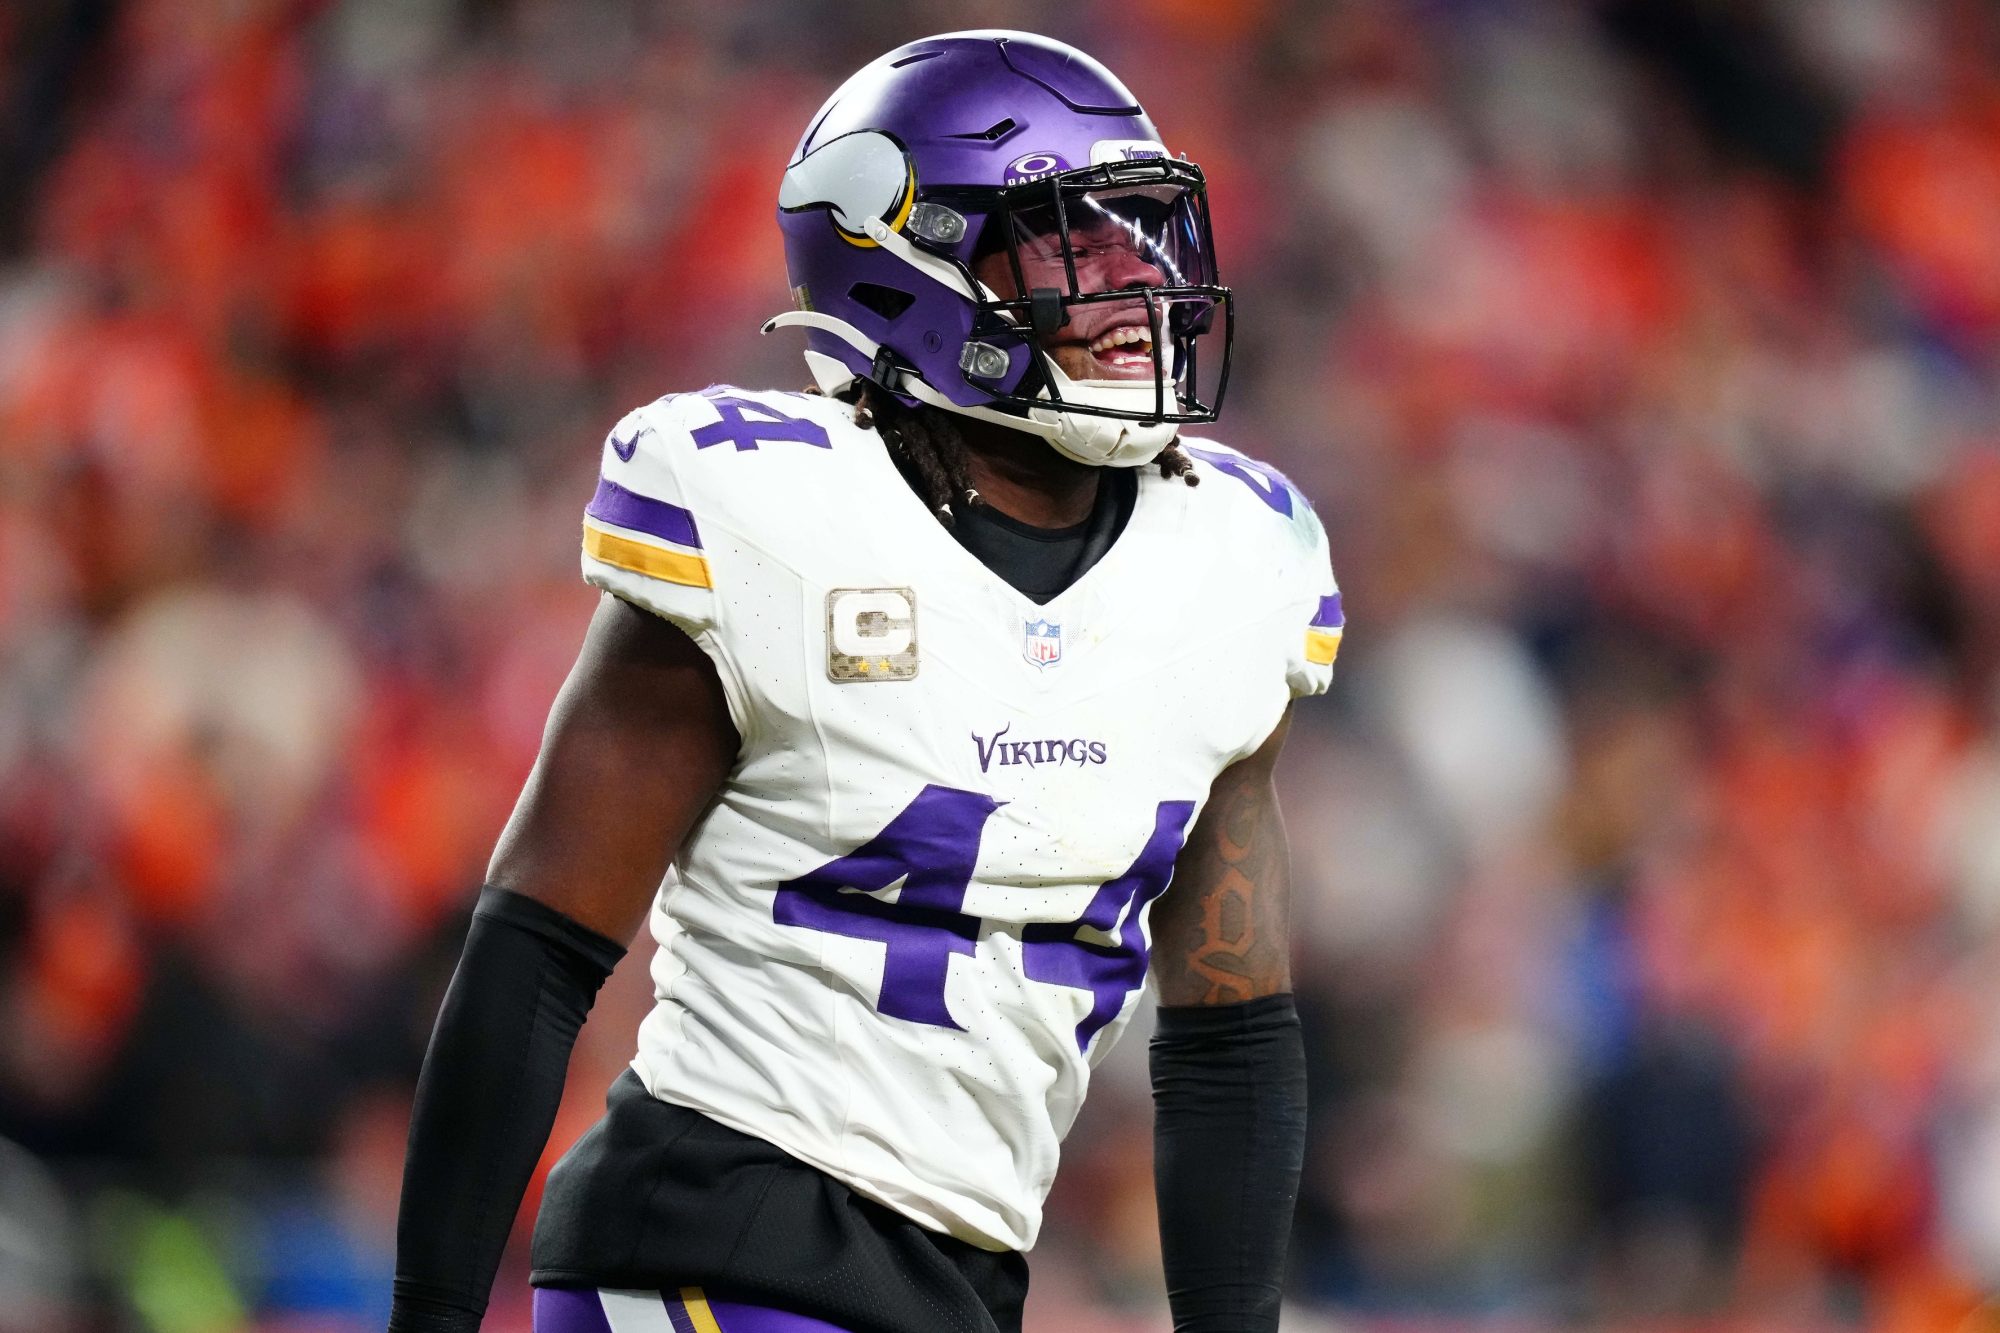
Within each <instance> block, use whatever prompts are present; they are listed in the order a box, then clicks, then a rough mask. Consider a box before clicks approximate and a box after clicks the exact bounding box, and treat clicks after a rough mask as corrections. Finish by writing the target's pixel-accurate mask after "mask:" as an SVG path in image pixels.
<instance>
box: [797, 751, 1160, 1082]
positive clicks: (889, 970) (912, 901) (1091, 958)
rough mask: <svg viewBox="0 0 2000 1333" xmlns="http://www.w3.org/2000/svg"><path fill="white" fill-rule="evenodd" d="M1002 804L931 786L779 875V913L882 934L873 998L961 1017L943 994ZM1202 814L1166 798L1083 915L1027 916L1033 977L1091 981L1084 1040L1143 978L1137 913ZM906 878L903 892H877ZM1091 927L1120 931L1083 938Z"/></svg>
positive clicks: (916, 1016) (917, 1018)
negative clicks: (801, 870) (832, 854)
mask: <svg viewBox="0 0 2000 1333" xmlns="http://www.w3.org/2000/svg"><path fill="white" fill-rule="evenodd" d="M1000 806H1001V802H999V801H997V800H995V799H994V798H992V797H991V796H986V795H983V794H981V793H979V792H972V791H963V790H961V789H959V788H957V787H941V786H937V785H935V784H933V785H931V786H927V787H925V788H924V789H923V790H922V791H920V792H918V793H917V797H916V799H915V800H913V801H911V802H910V803H909V805H907V806H905V807H904V808H903V810H902V812H901V813H900V814H898V815H897V816H896V817H895V818H894V819H892V820H890V821H889V822H888V824H887V825H886V826H884V828H883V829H882V831H881V832H880V833H878V834H876V835H875V836H874V837H873V838H870V839H869V840H868V841H867V842H866V843H863V844H862V845H861V846H860V847H857V848H855V849H854V850H853V851H852V852H849V853H848V854H847V855H846V856H843V857H840V858H838V859H836V860H833V861H829V862H827V863H826V864H825V865H823V866H821V867H820V868H819V869H817V870H814V871H811V872H809V873H807V874H804V875H801V876H799V877H798V878H797V879H790V880H786V881H785V882H784V883H782V884H780V885H779V886H778V894H777V898H776V900H775V902H774V903H773V906H772V915H773V917H774V919H775V920H776V921H777V922H778V924H779V925H782V926H803V927H805V928H806V929H808V930H823V931H827V932H829V933H831V934H835V935H845V936H847V937H849V938H851V939H864V940H878V941H880V942H881V943H882V944H883V945H884V946H885V954H884V958H883V964H882V992H881V998H880V1000H879V1001H878V1002H877V1004H876V1007H877V1008H878V1009H879V1010H880V1011H881V1012H882V1013H884V1014H887V1015H889V1016H890V1017H892V1018H902V1019H907V1020H909V1021H911V1022H913V1023H929V1024H931V1025H933V1026H936V1027H944V1028H962V1026H963V1025H962V1024H960V1023H958V1022H957V1021H956V1020H955V1019H953V1018H952V1016H951V1010H950V1009H949V1008H948V1007H947V1006H946V1004H945V998H944V985H945V975H946V971H947V969H948V967H949V965H950V959H951V956H952V955H953V954H963V955H970V954H971V953H972V951H973V948H974V946H975V945H976V944H977V942H978V939H979V927H980V920H979V918H978V917H975V916H968V915H966V913H965V911H964V907H965V891H966V888H967V886H969V885H970V884H971V882H972V874H973V868H974V866H975V865H976V864H977V862H978V860H979V839H980V835H981V834H982V833H983V832H984V831H985V828H986V821H987V820H988V819H989V818H991V817H992V814H993V812H994V811H995V810H998V809H999V808H1000ZM1193 814H1194V802H1193V801H1162V802H1161V803H1160V807H1159V810H1158V812H1157V814H1156V815H1155V818H1154V823H1153V832H1152V836H1151V837H1150V838H1148V839H1147V841H1146V846H1145V848H1144V849H1143V850H1142V851H1140V853H1139V857H1138V859H1137V860H1135V861H1134V862H1133V863H1132V866H1131V869H1129V870H1127V871H1126V872H1125V873H1124V874H1122V875H1120V876H1119V877H1118V878H1116V879H1114V880H1110V881H1108V882H1106V883H1105V884H1103V885H1102V886H1100V887H1099V889H1098V890H1097V893H1096V895H1095V896H1094V897H1093V898H1092V899H1091V900H1090V903H1089V905H1088V906H1086V907H1085V908H1084V909H1083V915H1082V916H1080V917H1078V918H1077V919H1076V920H1075V921H1070V922H1064V923H1060V924H1054V923H1040V924H1034V925H1029V926H1025V927H1023V928H1022V931H1021V953H1022V958H1023V962H1024V966H1025V968H1026V970H1027V974H1028V976H1029V977H1030V978H1031V979H1033V980H1035V981H1044V982H1048V983H1050V984H1052V985H1057V986H1072V987H1075V988H1077V989H1079V990H1086V991H1089V992H1090V996H1091V1004H1090V1012H1089V1013H1088V1014H1086V1015H1085V1016H1084V1019H1083V1021H1082V1022H1081V1023H1078V1024H1077V1027H1076V1044H1077V1049H1079V1050H1085V1049H1088V1048H1089V1046H1090V1040H1091V1038H1092V1037H1095V1036H1096V1035H1097V1034H1098V1033H1099V1032H1100V1031H1102V1030H1103V1028H1104V1027H1105V1025H1106V1024H1108V1023H1109V1022H1110V1021H1111V1020H1112V1019H1114V1018H1116V1017H1117V1016H1118V1012H1119V1010H1121V1009H1123V1008H1124V1007H1125V999H1126V997H1127V996H1128V995H1130V994H1131V993H1132V992H1133V991H1134V990H1136V989H1138V987H1139V985H1140V984H1141V983H1142V982H1144V981H1145V979H1146V962H1147V954H1148V946H1147V943H1146V935H1145V931H1144V930H1143V929H1142V928H1141V927H1140V921H1139V919H1140V917H1141V916H1142V915H1143V914H1144V912H1145V909H1146V906H1147V904H1149V903H1151V902H1152V901H1153V899H1155V898H1157V897H1159V896H1160V895H1161V894H1162V893H1164V892H1165V891H1166V888H1167V883H1168V881H1169V880H1170V879H1172V878H1173V873H1174V858H1175V857H1177V856H1178V855H1180V850H1181V843H1182V841H1183V840H1184V839H1185V838H1186V837H1187V825H1188V820H1189V819H1190V818H1191V817H1192V816H1193ZM899 879H900V880H902V882H903V887H902V891H901V892H900V893H899V894H897V896H896V901H895V902H893V903H892V902H888V901H885V900H883V899H881V898H877V897H874V896H873V893H872V891H879V890H882V889H886V888H888V887H889V886H890V885H891V884H894V883H895V882H896V881H897V880H899ZM1083 930H1089V931H1090V932H1091V933H1092V934H1093V935H1095V936H1099V937H1102V938H1103V939H1104V940H1108V941H1115V942H1099V940H1096V939H1080V938H1078V934H1079V932H1080V931H1083Z"/></svg>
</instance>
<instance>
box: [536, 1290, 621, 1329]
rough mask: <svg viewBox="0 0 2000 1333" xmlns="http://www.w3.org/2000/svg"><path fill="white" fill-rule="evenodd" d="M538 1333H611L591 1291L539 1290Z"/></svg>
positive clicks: (600, 1306) (594, 1291)
mask: <svg viewBox="0 0 2000 1333" xmlns="http://www.w3.org/2000/svg"><path fill="white" fill-rule="evenodd" d="M535 1333H611V1321H610V1320H608V1319H606V1318H605V1317H604V1306H603V1305H602V1304H601V1303H599V1301H598V1299H597V1292H596V1290H595V1289H594V1288H591V1287H536V1288H535Z"/></svg>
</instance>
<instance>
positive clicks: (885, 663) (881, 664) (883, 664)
mask: <svg viewBox="0 0 2000 1333" xmlns="http://www.w3.org/2000/svg"><path fill="white" fill-rule="evenodd" d="M875 665H876V666H878V667H881V668H882V669H883V670H884V671H887V670H888V669H889V659H888V658H886V657H885V658H883V659H882V660H881V661H879V662H877V663H876V664H875Z"/></svg>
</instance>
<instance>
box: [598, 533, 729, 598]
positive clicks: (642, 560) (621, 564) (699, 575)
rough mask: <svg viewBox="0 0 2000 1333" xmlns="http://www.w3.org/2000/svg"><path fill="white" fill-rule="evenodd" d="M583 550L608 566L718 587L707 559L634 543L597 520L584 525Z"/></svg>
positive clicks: (687, 583)
mask: <svg viewBox="0 0 2000 1333" xmlns="http://www.w3.org/2000/svg"><path fill="white" fill-rule="evenodd" d="M583 553H584V554H585V555H587V556H589V557H590V558H591V559H592V560H602V561H603V562H604V563H605V564H607V565H616V566H617V567H618V568H620V569H627V570H630V571H632V572H633V573H634V574H644V575H645V576H646V577H648V578H654V579H662V580H664V581H666V582H668V583H679V584H683V585H685V586H687V587H690V588H713V587H714V586H715V584H714V582H713V581H712V580H711V579H710V578H709V576H708V561H707V560H706V559H705V558H703V557H701V556H698V555H687V554H684V553H683V552H680V551H667V550H662V549H661V548H660V547H657V546H650V545H648V544H647V543H645V542H635V541H633V540H632V539H631V538H630V537H620V536H619V535H618V534H617V533H615V532H607V531H605V530H604V529H603V528H600V527H598V526H597V525H596V524H595V523H586V524H584V525H583Z"/></svg>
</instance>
